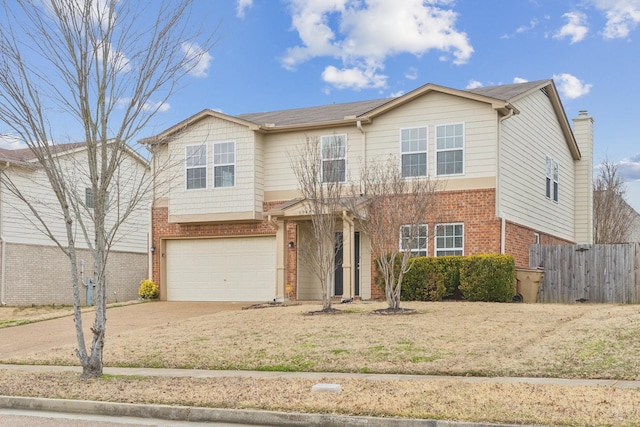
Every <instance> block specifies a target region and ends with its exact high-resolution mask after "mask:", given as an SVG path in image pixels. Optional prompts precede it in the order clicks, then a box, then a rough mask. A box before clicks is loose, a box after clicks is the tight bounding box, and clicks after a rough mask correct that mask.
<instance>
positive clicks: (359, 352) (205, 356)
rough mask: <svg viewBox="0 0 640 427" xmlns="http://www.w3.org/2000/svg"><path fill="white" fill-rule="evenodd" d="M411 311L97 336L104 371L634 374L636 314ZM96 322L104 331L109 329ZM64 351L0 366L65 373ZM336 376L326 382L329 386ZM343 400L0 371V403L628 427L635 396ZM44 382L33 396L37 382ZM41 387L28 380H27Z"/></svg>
mask: <svg viewBox="0 0 640 427" xmlns="http://www.w3.org/2000/svg"><path fill="white" fill-rule="evenodd" d="M403 305H404V307H408V308H414V309H416V310H417V311H418V313H417V314H414V315H405V316H379V315H373V314H371V312H372V311H373V310H375V309H378V308H382V307H384V304H382V303H354V304H349V305H337V308H339V309H342V310H345V311H347V313H345V314H341V315H326V316H307V315H305V313H306V312H308V311H310V310H317V309H318V308H319V307H318V306H317V305H296V306H289V307H276V308H265V309H256V310H243V311H230V312H223V313H217V314H212V315H207V316H201V317H196V318H191V319H189V320H185V321H180V322H170V323H167V324H166V325H163V326H161V327H156V328H148V330H143V331H140V330H138V331H135V332H132V333H122V334H119V335H117V336H108V337H107V343H106V347H105V364H106V365H107V366H134V367H138V366H146V367H177V368H200V369H243V370H247V369H248V370H276V371H318V372H364V373H372V372H380V373H408V374H446V375H463V376H469V375H471V376H477V375H481V376H521V377H563V378H613V379H632V380H633V379H640V361H639V360H638V356H637V355H638V354H639V350H640V307H638V306H631V305H627V306H616V305H593V304H576V305H548V304H489V303H467V302H442V303H404V304H403ZM107 327H108V324H107ZM73 350H74V349H73V347H60V348H55V349H52V350H51V351H48V352H46V353H36V354H30V355H27V356H24V357H20V358H19V359H15V360H10V361H7V360H4V361H2V362H5V363H6V362H13V363H46V364H76V363H77V361H76V359H75V358H74V356H73ZM334 381H335V380H334V379H333V380H331V382H334ZM339 382H340V383H341V385H342V388H343V392H342V393H340V394H339V395H335V394H318V393H314V394H311V393H310V388H311V385H312V384H313V383H314V381H311V380H302V379H282V378H280V379H275V378H273V379H246V378H223V379H215V380H205V379H175V378H167V379H163V378H115V377H105V378H102V379H99V380H94V381H89V382H82V381H80V380H78V379H77V375H75V374H46V375H43V374H40V375H38V374H27V373H19V374H18V373H15V372H3V371H0V394H13V395H38V396H49V397H66V398H74V397H75V398H83V399H92V398H95V399H101V400H102V399H104V398H105V396H108V398H109V400H115V401H126V402H157V403H176V404H187V405H198V406H212V407H232V408H260V409H279V410H287V411H306V412H328V413H333V412H335V413H346V414H360V415H380V416H403V417H405V416H406V417H421V418H437V419H458V420H477V421H495V422H513V423H541V424H549V425H640V390H630V389H616V388H607V387H571V386H548V385H545V386H542V385H530V384H498V383H467V382H463V381H455V380H445V379H442V380H435V381H434V380H430V381H428V380H415V379H411V380H409V379H408V380H396V381H385V382H379V381H372V380H366V379H347V378H344V379H341V380H340V381H339ZM43 383H46V384H51V385H52V386H51V387H42V386H41V384H43ZM38 384H39V385H38Z"/></svg>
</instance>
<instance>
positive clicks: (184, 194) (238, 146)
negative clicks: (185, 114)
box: [169, 117, 262, 216]
mask: <svg viewBox="0 0 640 427" xmlns="http://www.w3.org/2000/svg"><path fill="white" fill-rule="evenodd" d="M218 142H234V143H235V170H234V173H235V183H234V186H233V187H219V188H214V186H213V173H214V169H213V150H214V148H213V147H214V144H215V143H218ZM202 143H204V144H206V147H207V186H206V188H203V189H193V190H187V189H186V183H185V162H184V156H185V147H186V146H187V145H192V144H202ZM256 145H259V144H256V140H255V139H254V133H253V131H251V130H249V129H248V128H247V127H246V126H242V125H239V124H236V123H232V122H228V121H225V120H221V119H218V118H215V117H208V118H206V119H204V120H201V121H199V122H197V123H195V124H194V125H192V127H191V128H190V129H189V130H188V132H185V133H184V134H182V135H178V136H177V137H176V138H175V139H174V140H173V141H172V143H171V146H170V147H171V148H170V149H171V152H170V157H171V159H173V161H172V171H171V175H172V177H173V179H172V180H171V188H170V199H169V215H170V216H174V215H198V214H217V213H229V212H255V210H256V209H259V211H261V210H262V199H261V197H262V190H256V182H257V181H258V180H259V178H260V175H261V173H262V171H261V169H262V168H261V165H260V163H259V162H257V161H256V152H257V151H260V150H259V149H258V150H257V148H258V147H257V146H256Z"/></svg>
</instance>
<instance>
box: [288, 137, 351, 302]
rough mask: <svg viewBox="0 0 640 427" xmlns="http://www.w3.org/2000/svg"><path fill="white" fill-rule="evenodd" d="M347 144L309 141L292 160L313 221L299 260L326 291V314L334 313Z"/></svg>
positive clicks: (332, 140)
mask: <svg viewBox="0 0 640 427" xmlns="http://www.w3.org/2000/svg"><path fill="white" fill-rule="evenodd" d="M345 150H346V141H345V140H344V137H343V136H342V135H332V136H327V137H322V138H317V137H307V138H306V140H305V141H304V143H303V144H302V145H300V146H299V147H298V149H297V150H296V152H295V153H294V154H293V155H292V156H291V158H290V162H291V168H292V170H293V172H294V174H295V175H296V178H297V179H298V189H299V191H300V193H301V195H302V197H303V201H302V203H305V209H306V211H305V213H306V214H308V215H309V216H310V218H311V231H310V232H308V233H304V232H303V233H302V235H301V238H300V239H299V241H298V257H299V259H300V260H301V262H303V263H304V264H305V265H306V266H308V267H309V268H310V270H311V271H312V272H313V274H314V275H315V276H316V277H317V278H318V280H319V281H320V284H321V287H322V310H323V311H330V310H331V291H332V289H333V283H334V272H335V260H336V252H337V250H339V245H340V242H336V238H335V233H336V226H337V224H338V222H339V221H338V215H340V213H341V202H340V200H341V197H342V190H343V183H344V181H345V180H346V163H345V161H344V158H345Z"/></svg>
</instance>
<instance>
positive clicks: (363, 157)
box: [356, 120, 367, 195]
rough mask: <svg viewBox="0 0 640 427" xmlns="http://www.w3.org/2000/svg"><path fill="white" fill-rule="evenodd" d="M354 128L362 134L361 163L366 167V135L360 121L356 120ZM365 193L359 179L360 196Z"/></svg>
mask: <svg viewBox="0 0 640 427" xmlns="http://www.w3.org/2000/svg"><path fill="white" fill-rule="evenodd" d="M356 126H357V127H358V130H359V131H360V133H361V134H362V161H363V163H364V164H365V165H366V164H367V133H366V132H365V131H364V129H363V128H362V121H360V120H358V121H357V122H356ZM361 178H362V177H361ZM365 192H366V188H362V179H361V180H360V195H364V194H365Z"/></svg>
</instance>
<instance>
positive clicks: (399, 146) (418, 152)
mask: <svg viewBox="0 0 640 427" xmlns="http://www.w3.org/2000/svg"><path fill="white" fill-rule="evenodd" d="M421 128H425V129H426V130H427V141H426V143H427V146H426V148H425V150H419V151H406V152H405V151H402V131H403V130H411V129H421ZM398 140H399V141H400V143H399V144H398V149H399V151H400V162H399V165H398V167H399V168H400V176H402V178H404V179H421V178H426V177H428V176H429V125H424V126H413V127H406V128H400V131H399V132H398ZM422 153H424V154H425V158H426V160H425V161H426V163H427V164H426V167H427V170H426V174H425V175H417V176H404V175H402V155H403V154H422Z"/></svg>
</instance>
